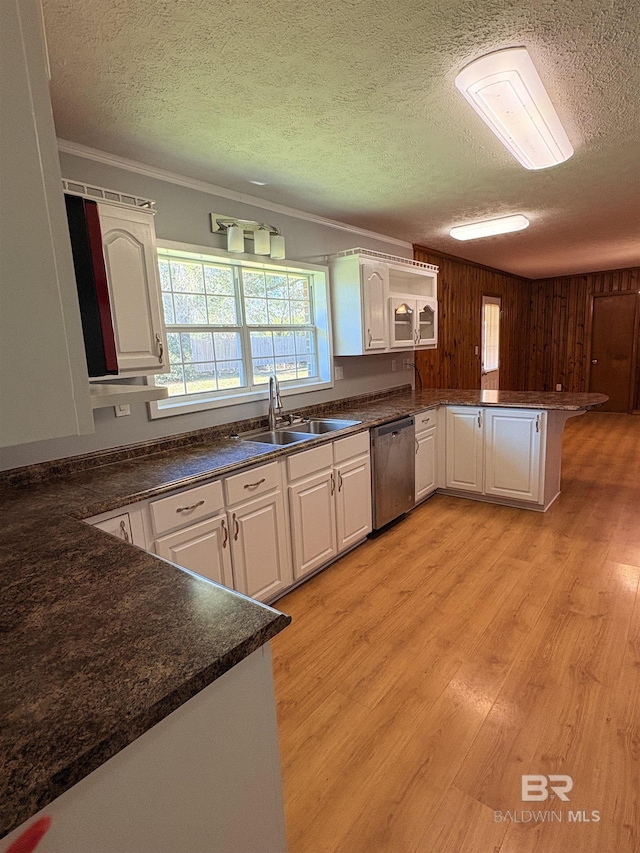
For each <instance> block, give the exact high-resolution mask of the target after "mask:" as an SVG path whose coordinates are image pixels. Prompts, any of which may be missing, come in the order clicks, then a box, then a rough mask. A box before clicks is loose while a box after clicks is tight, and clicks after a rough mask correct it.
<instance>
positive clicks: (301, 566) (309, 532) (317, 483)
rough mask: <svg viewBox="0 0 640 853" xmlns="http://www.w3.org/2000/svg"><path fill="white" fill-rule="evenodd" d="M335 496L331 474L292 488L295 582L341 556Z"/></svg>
mask: <svg viewBox="0 0 640 853" xmlns="http://www.w3.org/2000/svg"><path fill="white" fill-rule="evenodd" d="M334 493H335V475H334V473H333V471H330V470H329V471H322V472H321V473H319V474H316V475H315V476H313V477H309V478H307V479H306V480H302V481H300V482H298V483H296V484H295V485H293V486H289V509H290V513H291V534H292V540H293V574H294V577H295V578H301V577H303V576H304V575H306V574H308V573H309V572H311V571H313V569H315V568H317V567H318V566H321V565H322V564H323V563H326V562H327V561H328V560H330V559H331V558H332V557H333V556H335V554H336V553H337V548H336V518H335V501H334Z"/></svg>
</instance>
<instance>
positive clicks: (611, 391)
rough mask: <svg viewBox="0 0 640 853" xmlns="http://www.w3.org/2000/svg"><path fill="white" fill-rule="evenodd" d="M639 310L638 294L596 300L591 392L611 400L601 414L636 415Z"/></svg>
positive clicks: (603, 296)
mask: <svg viewBox="0 0 640 853" xmlns="http://www.w3.org/2000/svg"><path fill="white" fill-rule="evenodd" d="M638 310H639V309H638V294H637V293H636V292H635V291H627V292H620V293H597V294H594V295H593V296H592V299H591V352H590V363H589V391H593V392H597V393H599V394H607V395H608V396H609V400H608V401H607V402H606V403H605V404H604V405H602V406H599V407H598V409H599V411H601V412H631V411H633V404H634V396H635V374H636V358H637V348H638V347H637V337H638V335H637V329H638Z"/></svg>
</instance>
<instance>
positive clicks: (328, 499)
mask: <svg viewBox="0 0 640 853" xmlns="http://www.w3.org/2000/svg"><path fill="white" fill-rule="evenodd" d="M370 464H371V463H370V451H369V433H368V432H361V433H357V434H356V435H353V436H348V437H347V438H343V439H339V440H337V441H335V442H334V443H333V446H331V445H321V446H320V447H317V448H313V449H312V450H307V451H303V452H302V453H296V454H295V455H294V456H291V457H290V458H289V460H288V470H289V511H290V518H291V539H292V542H293V574H294V577H295V578H296V580H297V579H298V578H301V577H304V576H305V575H307V574H309V573H310V572H312V571H313V570H314V569H317V568H319V567H320V566H322V565H324V564H325V563H328V562H330V561H331V560H332V559H333V558H334V557H335V556H336V555H337V554H340V553H342V552H343V551H345V550H347V549H348V548H350V547H352V546H353V545H355V544H356V543H357V542H360V541H361V540H363V539H364V538H365V537H366V536H367V534H368V533H370V532H371V468H370Z"/></svg>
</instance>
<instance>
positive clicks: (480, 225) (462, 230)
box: [449, 213, 529, 240]
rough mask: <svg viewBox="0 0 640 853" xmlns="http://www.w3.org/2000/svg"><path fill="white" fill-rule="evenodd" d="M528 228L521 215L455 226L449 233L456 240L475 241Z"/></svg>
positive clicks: (527, 223)
mask: <svg viewBox="0 0 640 853" xmlns="http://www.w3.org/2000/svg"><path fill="white" fill-rule="evenodd" d="M528 226H529V220H528V219H527V217H526V216H523V215H522V214H521V213H516V214H514V215H513V216H501V217H500V218H499V219H485V220H484V221H483V222H471V223H469V225H457V226H456V227H455V228H452V229H451V231H449V234H450V235H451V236H452V237H455V239H456V240H476V239H477V238H478V237H492V236H493V235H494V234H508V233H509V232H510V231H522V229H523V228H527V227H528Z"/></svg>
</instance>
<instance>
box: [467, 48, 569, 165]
mask: <svg viewBox="0 0 640 853" xmlns="http://www.w3.org/2000/svg"><path fill="white" fill-rule="evenodd" d="M455 82H456V86H457V87H458V89H459V90H460V91H461V92H462V94H463V95H464V96H465V98H466V99H467V101H469V103H470V104H471V106H472V107H473V108H474V110H475V111H476V112H477V113H478V114H479V116H480V117H481V118H482V120H483V121H485V122H486V123H487V124H488V125H489V127H490V128H491V130H492V131H493V132H494V133H495V135H496V136H497V137H498V139H499V140H500V141H501V142H502V144H503V145H505V146H506V148H507V149H508V150H509V151H510V152H511V153H512V154H513V156H514V157H515V158H516V160H518V162H519V163H521V164H522V165H523V166H524V167H525V169H547V168H548V167H549V166H556V165H557V164H558V163H563V162H564V161H565V160H568V159H569V157H571V155H572V154H573V148H572V146H571V143H570V142H569V138H568V137H567V134H566V133H565V130H564V128H563V127H562V124H561V123H560V119H559V118H558V114H557V113H556V111H555V109H554V106H553V104H552V103H551V101H550V99H549V96H548V95H547V92H546V90H545V88H544V86H543V84H542V80H541V79H540V76H539V75H538V72H537V71H536V68H535V65H534V64H533V62H532V60H531V57H530V56H529V53H528V51H527V49H526V47H514V48H509V49H508V50H499V51H497V52H496V53H490V54H488V55H487V56H482V57H480V59H476V60H475V61H474V62H472V63H471V64H470V65H467V67H466V68H463V69H462V71H461V72H460V73H459V74H458V76H457V77H456V81H455Z"/></svg>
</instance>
